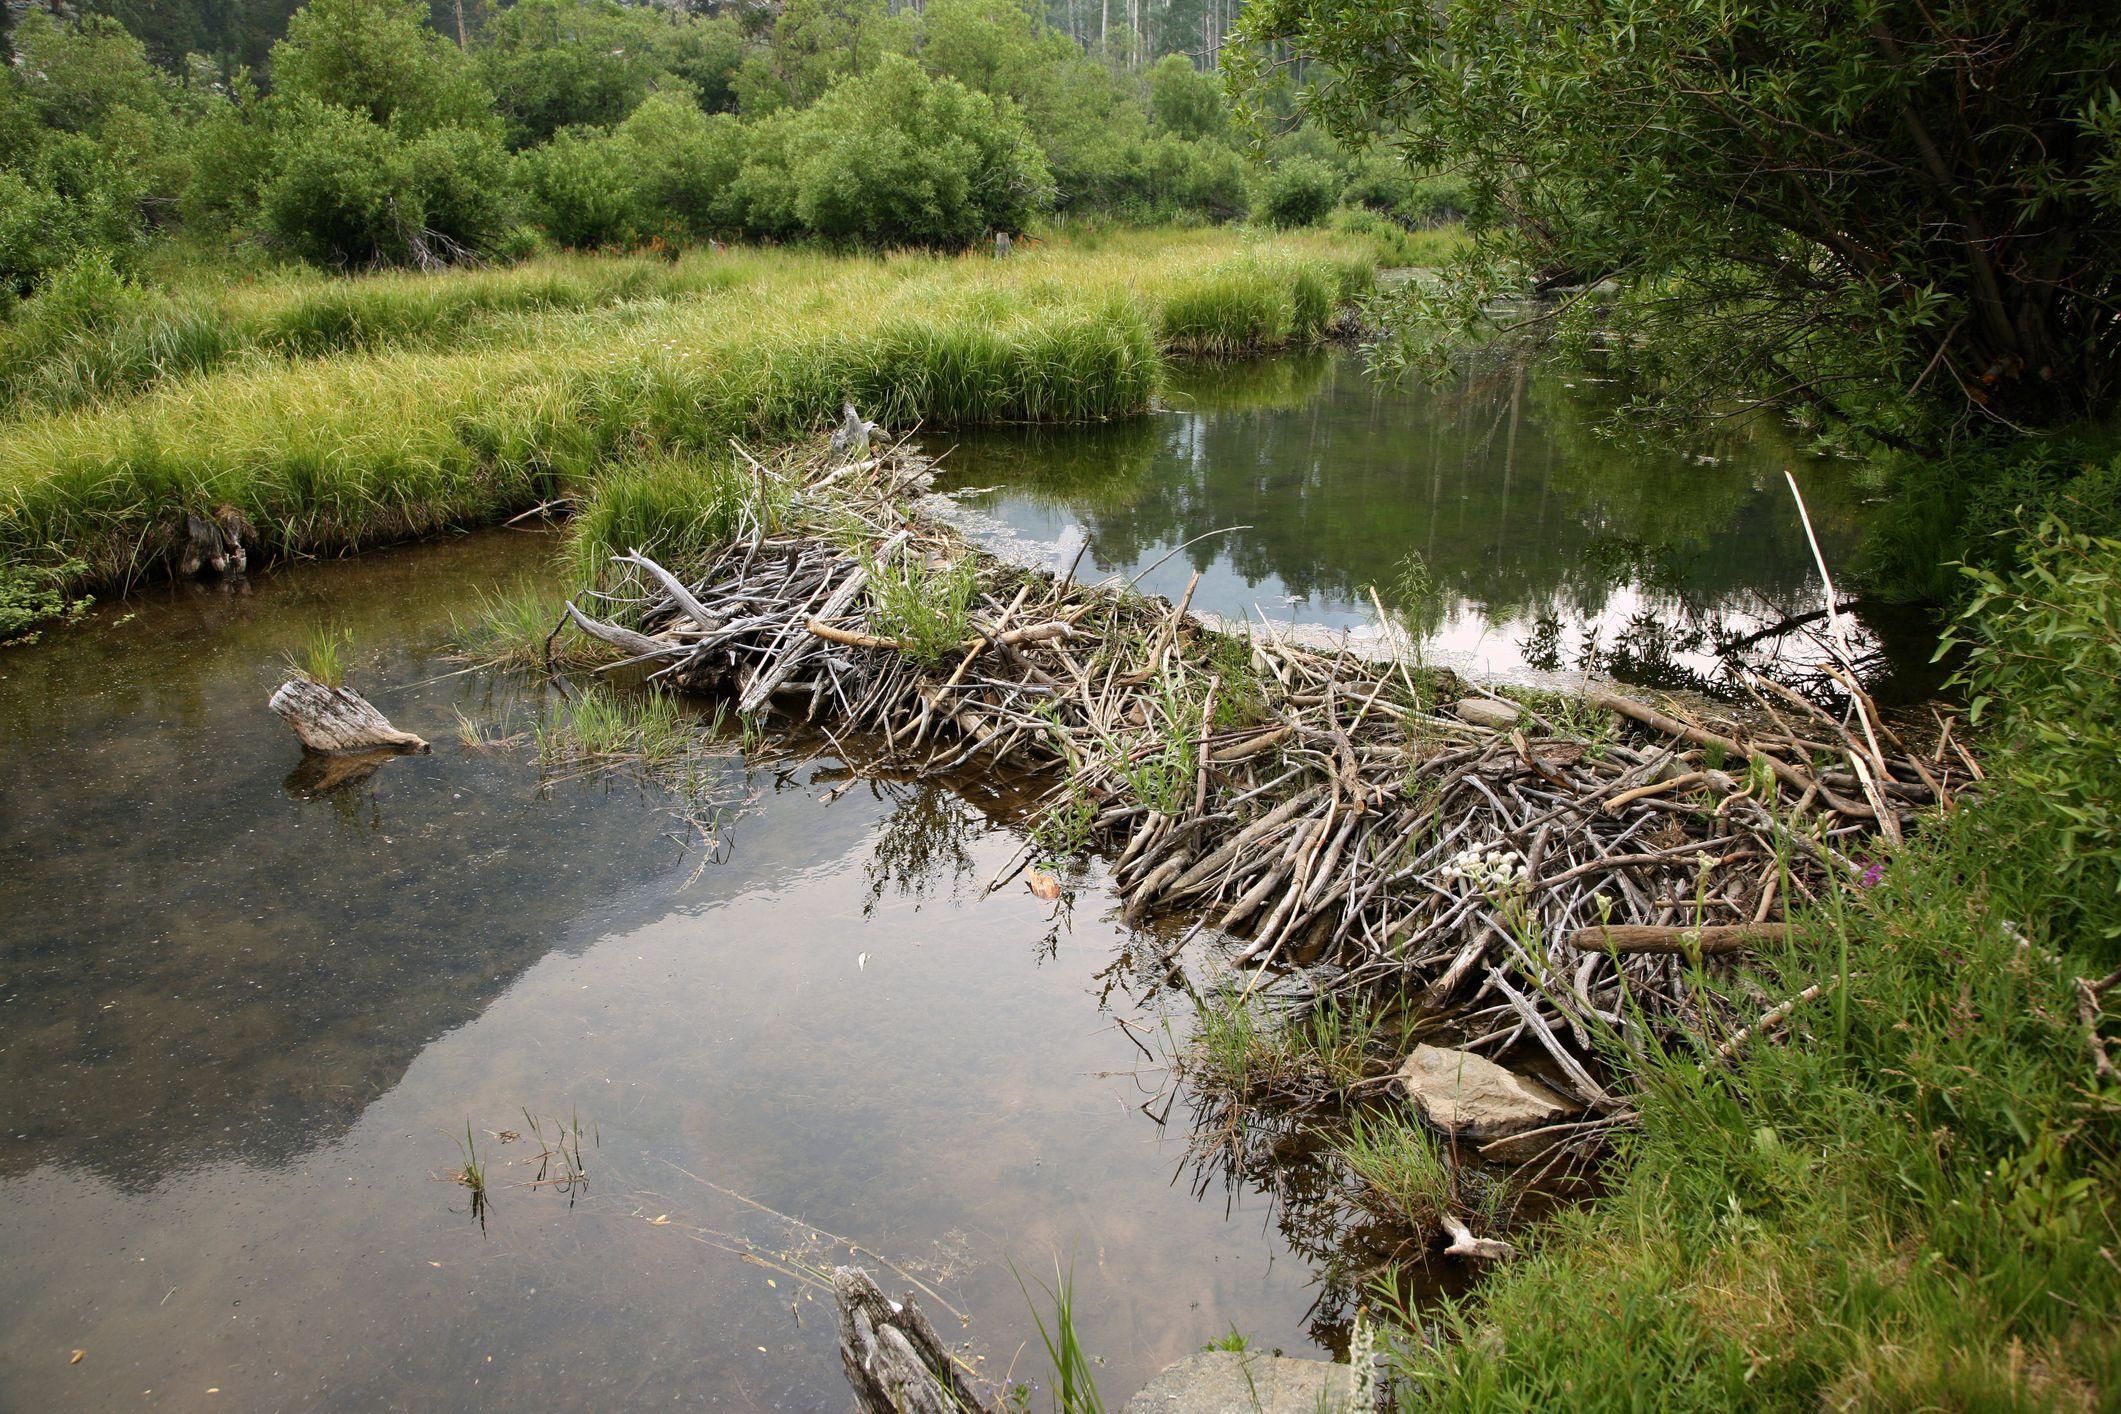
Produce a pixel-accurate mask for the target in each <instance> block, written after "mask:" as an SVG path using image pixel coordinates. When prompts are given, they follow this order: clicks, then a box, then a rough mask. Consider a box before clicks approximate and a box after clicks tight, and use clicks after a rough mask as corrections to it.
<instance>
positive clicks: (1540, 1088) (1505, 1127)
mask: <svg viewBox="0 0 2121 1414" xmlns="http://www.w3.org/2000/svg"><path fill="white" fill-rule="evenodd" d="M1398 1080H1399V1086H1400V1089H1401V1090H1403V1091H1405V1092H1406V1096H1407V1098H1408V1099H1410V1100H1412V1101H1413V1102H1414V1107H1415V1108H1416V1109H1418V1110H1420V1111H1421V1117H1422V1118H1423V1119H1425V1120H1427V1121H1428V1122H1429V1123H1430V1124H1433V1125H1435V1126H1436V1127H1437V1128H1438V1129H1440V1130H1442V1131H1443V1132H1444V1133H1446V1134H1449V1135H1451V1136H1453V1137H1454V1138H1458V1139H1465V1140H1469V1141H1471V1142H1472V1143H1475V1144H1489V1143H1492V1142H1493V1141H1495V1140H1501V1139H1512V1138H1515V1137H1516V1136H1518V1135H1521V1134H1525V1133H1527V1132H1529V1131H1531V1130H1534V1129H1542V1128H1545V1127H1546V1126H1547V1125H1550V1124H1556V1123H1559V1122H1560V1121H1562V1120H1564V1119H1566V1118H1568V1117H1569V1116H1570V1115H1571V1114H1573V1113H1574V1112H1575V1111H1576V1109H1577V1106H1575V1105H1573V1104H1571V1103H1569V1101H1567V1100H1565V1099H1563V1098H1562V1097H1561V1096H1559V1095H1557V1094H1555V1093H1554V1092H1553V1091H1552V1090H1549V1089H1548V1088H1547V1087H1546V1086H1544V1085H1542V1084H1540V1083H1539V1082H1538V1081H1536V1080H1533V1079H1531V1078H1530V1077H1529V1076H1523V1075H1519V1074H1517V1073H1516V1072H1515V1071H1513V1070H1506V1069H1504V1068H1503V1067H1502V1066H1499V1065H1497V1064H1495V1062H1493V1061H1491V1060H1489V1059H1488V1058H1487V1057H1486V1056H1478V1055H1475V1054H1473V1053H1472V1052H1471V1051H1454V1050H1449V1049H1446V1048H1445V1047H1442V1046H1416V1047H1415V1048H1414V1054H1412V1055H1410V1056H1408V1057H1407V1060H1406V1064H1404V1065H1402V1066H1400V1068H1399V1076H1398ZM1545 1147H1546V1146H1545V1145H1543V1144H1541V1143H1539V1142H1538V1141H1537V1140H1533V1141H1530V1142H1529V1143H1528V1145H1527V1146H1524V1147H1522V1148H1520V1147H1519V1146H1514V1145H1502V1146H1499V1147H1498V1148H1497V1149H1496V1150H1495V1151H1493V1152H1490V1153H1487V1154H1486V1155H1484V1157H1487V1158H1496V1159H1503V1160H1506V1161H1517V1160H1520V1159H1523V1158H1527V1157H1530V1155H1531V1154H1533V1153H1537V1152H1539V1151H1540V1150H1541V1149H1543V1148H1545Z"/></svg>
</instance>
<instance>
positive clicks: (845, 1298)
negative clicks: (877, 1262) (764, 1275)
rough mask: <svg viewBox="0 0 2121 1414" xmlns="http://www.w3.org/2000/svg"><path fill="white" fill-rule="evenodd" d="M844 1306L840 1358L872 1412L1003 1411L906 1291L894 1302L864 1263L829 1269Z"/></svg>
mask: <svg viewBox="0 0 2121 1414" xmlns="http://www.w3.org/2000/svg"><path fill="white" fill-rule="evenodd" d="M832 1294H833V1296H834V1297H836V1298H837V1299H838V1302H839V1308H840V1361H841V1363H842V1364H843V1365H844V1366H845V1367H846V1370H847V1383H849V1384H850V1385H852V1386H854V1396H855V1402H856V1403H857V1404H859V1405H860V1406H861V1407H862V1408H863V1409H864V1410H865V1411H868V1414H960V1411H970V1414H1001V1408H1002V1406H1001V1405H1000V1404H998V1403H996V1402H995V1401H994V1400H992V1399H989V1398H987V1397H986V1396H985V1395H984V1394H982V1393H981V1392H980V1391H979V1390H977V1389H975V1388H974V1387H973V1385H972V1382H971V1381H970V1380H968V1379H966V1378H965V1376H964V1373H963V1371H962V1370H961V1369H960V1368H959V1366H958V1365H957V1363H956V1362H955V1361H953V1360H952V1359H951V1358H950V1352H949V1351H948V1350H946V1349H944V1348H943V1342H942V1338H941V1337H939V1336H938V1335H936V1333H935V1327H934V1326H932V1325H930V1324H929V1323H928V1318H927V1317H926V1316H924V1315H922V1314H921V1311H920V1308H919V1307H918V1306H916V1305H914V1304H913V1295H912V1293H911V1292H908V1293H907V1295H906V1299H905V1301H903V1302H898V1301H893V1300H892V1299H891V1298H890V1297H888V1296H886V1295H884V1292H883V1289H882V1288H881V1287H879V1286H878V1285H877V1284H876V1283H875V1282H874V1281H873V1280H871V1279H870V1276H869V1273H867V1272H865V1271H863V1270H862V1269H861V1268H860V1267H839V1268H836V1269H835V1270H834V1271H833V1273H832Z"/></svg>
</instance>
